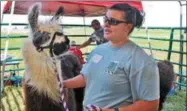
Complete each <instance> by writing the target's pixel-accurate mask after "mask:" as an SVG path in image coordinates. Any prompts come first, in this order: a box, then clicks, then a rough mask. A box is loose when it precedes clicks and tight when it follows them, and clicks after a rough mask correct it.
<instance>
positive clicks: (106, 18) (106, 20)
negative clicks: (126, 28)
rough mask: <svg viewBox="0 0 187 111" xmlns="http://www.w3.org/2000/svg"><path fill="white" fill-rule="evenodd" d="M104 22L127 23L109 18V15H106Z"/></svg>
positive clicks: (113, 23)
mask: <svg viewBox="0 0 187 111" xmlns="http://www.w3.org/2000/svg"><path fill="white" fill-rule="evenodd" d="M103 19H104V23H106V22H108V24H109V25H118V24H120V23H127V22H125V21H121V20H116V19H114V18H108V17H107V16H104V18H103Z"/></svg>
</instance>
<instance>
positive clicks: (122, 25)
mask: <svg viewBox="0 0 187 111" xmlns="http://www.w3.org/2000/svg"><path fill="white" fill-rule="evenodd" d="M124 17H125V14H124V12H122V11H117V10H108V11H107V13H106V16H105V18H104V37H105V38H106V39H108V40H110V41H112V42H119V41H122V40H127V39H128V33H129V31H130V29H131V28H132V25H131V24H127V23H126V21H125V20H124Z"/></svg>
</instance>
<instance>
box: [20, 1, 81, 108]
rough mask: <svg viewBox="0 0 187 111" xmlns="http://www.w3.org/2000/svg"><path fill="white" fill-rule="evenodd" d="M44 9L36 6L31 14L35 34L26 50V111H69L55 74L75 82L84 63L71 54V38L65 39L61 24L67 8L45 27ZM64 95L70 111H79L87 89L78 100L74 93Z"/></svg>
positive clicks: (24, 47)
mask: <svg viewBox="0 0 187 111" xmlns="http://www.w3.org/2000/svg"><path fill="white" fill-rule="evenodd" d="M40 9H41V4H35V5H33V6H32V7H31V8H30V10H29V14H28V21H29V25H30V27H31V34H30V35H29V37H28V38H27V39H26V40H25V41H24V43H23V47H22V54H23V58H24V64H25V74H24V81H23V87H24V97H25V111H66V110H65V108H64V107H63V105H62V104H61V99H60V98H61V94H60V91H59V85H58V81H57V74H56V71H55V70H57V72H58V73H59V75H60V76H61V80H63V79H68V78H72V77H74V76H76V74H79V71H80V69H81V63H80V60H79V58H78V57H77V56H76V55H75V54H72V53H71V52H67V49H68V46H69V44H68V43H67V42H68V41H67V40H68V38H67V37H65V36H64V35H63V32H62V27H61V26H60V25H58V24H57V21H58V18H59V16H60V15H61V14H62V13H63V8H62V7H61V8H59V9H58V11H57V12H56V15H55V16H53V17H52V19H50V20H49V21H45V22H43V23H39V22H38V16H39V13H40ZM54 36H55V37H54ZM53 39H54V40H53ZM45 48H50V49H45ZM52 56H53V57H52ZM54 58H55V62H56V64H54ZM62 68H63V69H62ZM64 93H65V101H66V103H67V106H68V109H69V111H79V109H78V110H77V109H76V107H77V100H76V99H77V98H78V103H79V104H81V102H82V100H83V89H80V90H79V91H78V93H77V95H76V96H77V98H76V97H75V92H74V91H73V90H72V89H66V88H64ZM78 107H80V106H78Z"/></svg>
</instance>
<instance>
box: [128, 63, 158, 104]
mask: <svg viewBox="0 0 187 111" xmlns="http://www.w3.org/2000/svg"><path fill="white" fill-rule="evenodd" d="M129 80H130V85H131V92H132V96H133V101H134V102H135V101H137V100H145V101H153V100H156V99H159V97H160V88H159V85H160V84H159V83H160V82H159V72H158V67H157V64H156V63H150V64H147V65H146V66H144V67H143V68H142V69H140V70H139V71H136V72H135V73H134V74H130V76H129Z"/></svg>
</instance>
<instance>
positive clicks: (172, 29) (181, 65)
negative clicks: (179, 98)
mask: <svg viewBox="0 0 187 111" xmlns="http://www.w3.org/2000/svg"><path fill="white" fill-rule="evenodd" d="M6 25H8V24H7V23H2V24H1V26H6ZM12 25H13V26H15V25H16V26H17V25H18V26H27V25H28V24H20V23H13V24H12ZM63 27H90V26H89V25H63ZM141 29H145V28H141ZM148 29H151V30H157V29H161V30H169V31H170V35H169V38H166V37H159V38H157V37H149V39H150V40H154V41H165V42H169V47H165V48H155V47H154V48H152V50H153V51H162V52H168V54H167V60H169V61H170V60H171V55H172V54H174V53H175V54H179V61H178V62H172V63H173V64H174V65H177V66H178V67H179V72H177V73H176V75H177V76H178V77H179V81H178V82H175V84H177V85H179V86H180V87H187V84H184V83H182V79H183V78H185V79H186V81H187V75H183V74H182V73H183V71H184V70H183V68H184V67H187V64H184V63H183V59H184V57H183V56H184V55H187V52H186V51H184V48H180V50H173V47H172V46H173V43H174V42H176V43H180V47H183V44H184V43H186V44H187V40H185V39H184V37H180V38H179V39H176V38H174V32H175V31H176V30H186V27H182V28H179V27H149V28H148ZM68 36H69V37H77V38H84V37H89V36H90V35H83V34H82V35H68ZM180 36H182V35H180ZM26 37H27V36H26V35H18V36H1V37H0V39H1V40H3V39H23V38H26ZM130 38H132V39H140V40H141V39H142V40H145V39H148V37H146V36H131V37H130ZM78 45H79V44H78ZM91 46H95V44H91ZM141 47H142V48H144V49H150V48H149V47H144V46H141ZM0 49H1V51H3V50H5V48H4V47H1V48H0ZM8 50H11V51H18V50H20V46H16V47H9V48H8ZM88 54H89V52H87V53H84V55H85V56H86V55H88ZM155 60H157V61H160V60H159V59H155ZM11 61H23V59H22V58H17V59H11V60H7V61H6V62H11ZM22 70H24V68H18V69H15V71H22ZM11 71H12V70H11ZM5 72H10V70H5Z"/></svg>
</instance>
